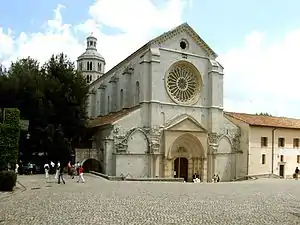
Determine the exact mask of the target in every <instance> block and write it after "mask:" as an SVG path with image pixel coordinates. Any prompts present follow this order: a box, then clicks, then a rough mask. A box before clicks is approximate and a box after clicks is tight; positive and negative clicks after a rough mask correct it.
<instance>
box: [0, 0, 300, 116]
mask: <svg viewBox="0 0 300 225" xmlns="http://www.w3.org/2000/svg"><path fill="white" fill-rule="evenodd" d="M0 6H1V9H2V10H1V14H0V63H2V64H3V65H5V66H9V65H10V62H11V61H15V60H16V59H18V58H22V57H28V56H31V57H33V58H35V59H38V60H39V61H40V62H41V63H43V62H45V61H47V60H48V59H49V57H50V56H51V55H52V54H55V53H60V52H64V53H66V54H67V55H68V56H69V57H70V58H71V59H72V60H74V61H75V60H76V58H77V57H78V56H79V55H80V54H81V53H83V52H84V50H85V37H86V36H87V35H89V34H90V33H91V32H93V35H94V36H96V37H97V38H98V51H99V52H100V53H101V54H102V55H103V56H104V57H105V59H106V63H107V65H106V70H107V71H108V69H110V68H112V66H114V65H116V64H117V63H118V62H120V61H121V60H122V59H124V58H125V57H126V56H128V55H129V54H131V53H132V52H134V50H136V49H137V48H139V47H141V46H142V45H144V44H145V43H146V42H147V41H149V40H150V39H151V38H154V37H155V36H157V35H159V34H161V33H163V32H165V31H168V30H169V29H172V28H174V27H176V26H177V25H180V24H181V23H183V22H187V23H188V24H189V25H190V26H191V27H193V28H194V30H196V32H197V33H198V34H199V35H200V36H201V37H202V39H204V40H205V42H206V43H207V44H208V45H209V46H210V47H211V48H212V49H214V51H215V52H216V53H217V54H218V55H219V57H218V61H219V62H220V63H221V64H222V65H223V66H224V73H225V74H224V108H225V110H226V111H235V112H246V113H257V112H267V113H271V114H272V115H274V116H287V117H296V118H300V88H299V87H300V70H298V67H297V65H298V62H300V55H299V53H300V14H299V10H298V9H299V7H300V1H297V0H289V1H282V0H264V1H261V0H251V1H240V0H226V1H224V0H214V1H209V0H126V1H124V0H84V1H82V0H81V1H79V0H51V1H41V0H27V1H20V0H10V1H8V0H2V1H1V4H0ZM3 9H5V10H3Z"/></svg>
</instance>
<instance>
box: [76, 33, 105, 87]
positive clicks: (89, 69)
mask: <svg viewBox="0 0 300 225" xmlns="http://www.w3.org/2000/svg"><path fill="white" fill-rule="evenodd" d="M77 69H78V70H79V71H81V72H82V74H83V76H84V77H85V79H86V82H87V83H88V84H90V83H92V82H93V81H95V80H97V79H98V78H99V77H101V76H102V75H103V74H104V72H105V59H104V58H103V56H102V55H101V54H100V53H99V52H98V51H97V38H96V37H94V36H93V34H91V35H89V36H88V37H87V38H86V50H85V52H84V53H83V54H81V55H80V56H79V57H78V59H77Z"/></svg>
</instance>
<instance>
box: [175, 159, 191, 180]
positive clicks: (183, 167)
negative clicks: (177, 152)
mask: <svg viewBox="0 0 300 225" xmlns="http://www.w3.org/2000/svg"><path fill="white" fill-rule="evenodd" d="M188 166H189V161H188V159H187V158H185V157H178V158H176V159H175V160H174V178H184V180H185V181H188Z"/></svg>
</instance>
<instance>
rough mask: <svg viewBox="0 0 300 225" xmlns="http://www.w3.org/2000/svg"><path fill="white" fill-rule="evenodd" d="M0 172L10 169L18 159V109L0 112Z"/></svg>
mask: <svg viewBox="0 0 300 225" xmlns="http://www.w3.org/2000/svg"><path fill="white" fill-rule="evenodd" d="M0 114H1V121H0V171H1V170H4V169H7V167H8V165H11V166H12V167H13V166H14V165H15V164H16V162H17V159H18V146H19V137H20V112H19V110H18V109H3V110H0Z"/></svg>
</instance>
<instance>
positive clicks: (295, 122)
mask: <svg viewBox="0 0 300 225" xmlns="http://www.w3.org/2000/svg"><path fill="white" fill-rule="evenodd" d="M224 114H225V115H227V116H229V117H232V118H234V119H237V120H240V121H242V122H244V123H247V124H249V125H251V126H264V127H278V128H290V129H300V119H295V118H287V117H276V116H265V115H255V114H247V113H236V112H224Z"/></svg>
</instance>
